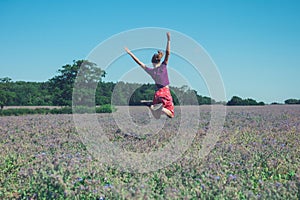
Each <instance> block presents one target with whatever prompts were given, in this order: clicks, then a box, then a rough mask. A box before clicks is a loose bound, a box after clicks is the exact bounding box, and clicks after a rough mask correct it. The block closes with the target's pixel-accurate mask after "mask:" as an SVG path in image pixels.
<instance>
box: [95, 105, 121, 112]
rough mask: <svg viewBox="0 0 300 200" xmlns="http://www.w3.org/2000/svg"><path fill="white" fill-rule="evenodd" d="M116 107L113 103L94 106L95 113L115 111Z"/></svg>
mask: <svg viewBox="0 0 300 200" xmlns="http://www.w3.org/2000/svg"><path fill="white" fill-rule="evenodd" d="M116 110H117V109H116V107H114V106H113V105H110V104H105V105H102V106H100V107H96V113H112V112H115V111H116Z"/></svg>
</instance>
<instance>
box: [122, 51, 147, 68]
mask: <svg viewBox="0 0 300 200" xmlns="http://www.w3.org/2000/svg"><path fill="white" fill-rule="evenodd" d="M125 51H126V52H127V53H128V54H129V55H130V56H131V58H132V59H133V60H134V61H135V62H136V63H137V64H138V65H139V66H141V67H142V68H143V69H146V65H145V64H144V63H143V62H141V61H140V60H139V59H138V58H137V57H136V56H135V55H134V54H133V53H132V52H131V51H130V50H129V49H128V48H127V47H125Z"/></svg>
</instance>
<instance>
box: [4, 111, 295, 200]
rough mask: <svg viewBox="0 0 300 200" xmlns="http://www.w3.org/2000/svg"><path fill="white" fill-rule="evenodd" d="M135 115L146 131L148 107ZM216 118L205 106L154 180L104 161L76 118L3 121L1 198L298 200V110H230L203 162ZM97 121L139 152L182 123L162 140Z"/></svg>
mask: <svg viewBox="0 0 300 200" xmlns="http://www.w3.org/2000/svg"><path fill="white" fill-rule="evenodd" d="M133 108H134V109H132V111H131V116H132V118H133V121H135V122H136V123H139V124H143V123H144V124H146V123H147V122H148V121H149V115H148V111H147V108H145V107H133ZM176 109H178V108H175V112H176ZM184 109H193V108H192V107H188V106H186V107H185V108H184ZM210 116H211V115H210V106H200V119H199V127H198V130H197V134H196V136H195V138H194V139H193V141H192V144H191V145H190V146H189V148H188V149H187V150H186V151H185V152H184V153H183V155H182V156H181V157H180V158H179V159H177V160H175V161H174V162H173V163H171V164H170V165H168V166H166V167H164V168H161V169H159V170H157V171H152V172H149V173H135V172H128V171H122V170H120V169H118V168H116V167H113V166H111V165H110V163H101V162H99V161H98V160H97V159H96V158H95V157H94V156H93V154H92V153H91V152H90V151H89V150H88V149H87V147H86V145H85V144H84V143H83V142H82V140H81V139H80V135H79V133H78V132H77V130H76V128H75V124H74V121H73V116H72V115H71V114H60V115H54V114H47V115H23V116H7V117H0V150H1V151H0V156H1V159H0V168H1V169H0V199H99V200H100V199H102V200H103V199H300V156H299V155H300V106H297V105H272V106H271V105H269V106H257V107H256V106H255V107H251V106H249V107H242V106H241V107H227V115H226V119H225V123H224V124H223V130H222V133H221V134H220V138H219V140H218V142H217V143H216V145H215V146H214V147H213V148H212V150H211V151H210V152H209V154H208V155H207V156H206V157H205V158H204V159H199V157H198V155H197V153H195V152H198V150H199V148H201V145H202V143H201V142H202V140H203V138H204V137H205V135H206V134H207V131H208V128H209V123H210ZM96 117H97V120H98V121H99V123H100V124H103V131H105V134H106V135H107V138H109V140H110V141H112V142H115V143H116V144H118V145H119V146H120V147H121V148H124V150H127V151H135V152H149V151H155V150H156V149H159V148H161V147H162V146H164V145H165V144H166V143H168V142H169V141H170V139H171V138H172V137H173V136H174V134H176V132H177V130H178V123H179V122H180V121H179V120H180V119H179V118H180V114H178V115H176V117H175V118H173V119H167V118H166V119H164V120H166V122H165V126H164V127H163V129H162V130H161V131H160V132H159V133H158V134H153V135H145V136H144V137H135V135H134V133H131V134H129V133H127V132H125V131H124V130H122V129H120V128H119V127H118V125H117V124H116V122H115V121H114V118H113V115H112V113H100V114H96Z"/></svg>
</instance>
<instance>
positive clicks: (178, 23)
mask: <svg viewBox="0 0 300 200" xmlns="http://www.w3.org/2000/svg"><path fill="white" fill-rule="evenodd" d="M299 19H300V1H298V0H287V1H284V0H226V1H225V0H212V1H208V0H206V1H203V0H194V1H188V0H186V1H174V0H163V1H162V0H160V1H154V0H153V1H140V0H139V1H115V0H109V1H97V0H94V1H93V0H86V1H84V0H82V1H79V0H77V1H76V0H73V1H71V0H47V1H46V0H35V1H34V0H26V1H21V0H19V1H15V0H1V1H0V25H1V31H0V59H1V64H0V77H10V78H12V79H13V80H14V81H16V80H24V81H46V80H48V79H50V78H51V77H53V76H54V75H56V72H57V70H58V69H59V68H61V66H63V65H65V64H68V63H70V64H71V63H72V61H73V60H79V59H84V58H86V57H87V55H88V54H89V52H90V51H91V50H92V49H93V48H95V47H96V46H97V45H98V44H99V43H101V42H103V41H104V40H106V39H108V38H109V37H111V36H113V35H115V34H118V33H120V32H123V31H127V30H130V29H135V28H142V27H162V28H167V29H172V30H176V31H178V32H181V33H183V34H186V35H187V36H189V37H191V38H193V39H194V40H195V41H197V42H198V43H199V44H200V45H202V47H203V48H204V49H205V50H206V51H207V52H208V54H209V55H210V56H211V58H212V59H213V60H214V62H215V63H216V65H217V67H218V70H219V72H220V74H221V76H222V79H223V82H224V87H225V89H226V95H227V98H228V99H230V98H231V97H232V96H233V95H237V96H240V97H242V98H254V99H255V100H257V101H264V102H266V103H271V102H280V103H282V102H283V101H284V100H286V99H288V98H297V99H300V89H299V86H300V20H299ZM163 34H165V33H163ZM162 45H163V46H165V44H162ZM150 57H151V55H150ZM172 64H173V65H176V63H172ZM110 77H112V76H110V74H109V73H108V74H107V77H106V79H105V80H107V81H109V80H110ZM111 80H113V79H111ZM195 89H196V90H197V91H198V92H199V94H202V89H201V88H195ZM203 93H204V94H206V93H205V92H203Z"/></svg>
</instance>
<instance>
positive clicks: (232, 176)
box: [228, 174, 236, 180]
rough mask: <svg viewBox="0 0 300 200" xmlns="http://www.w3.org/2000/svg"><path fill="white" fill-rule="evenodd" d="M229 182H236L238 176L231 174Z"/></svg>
mask: <svg viewBox="0 0 300 200" xmlns="http://www.w3.org/2000/svg"><path fill="white" fill-rule="evenodd" d="M228 178H229V180H236V175H232V174H229V176H228Z"/></svg>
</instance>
